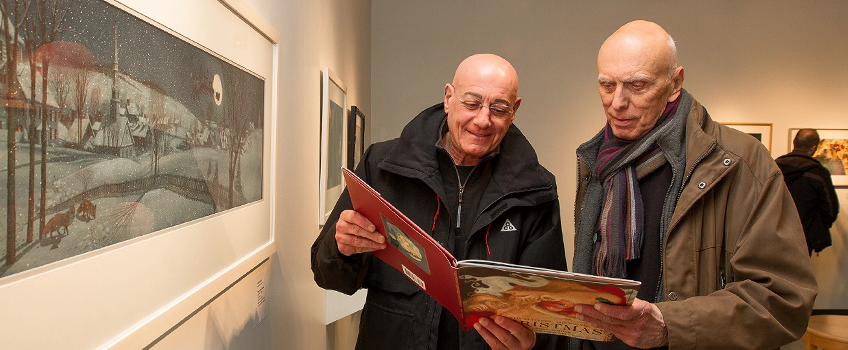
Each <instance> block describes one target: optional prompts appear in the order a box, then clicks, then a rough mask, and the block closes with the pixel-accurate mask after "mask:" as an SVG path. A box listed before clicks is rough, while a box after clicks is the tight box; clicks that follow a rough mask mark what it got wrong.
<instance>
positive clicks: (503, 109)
mask: <svg viewBox="0 0 848 350" xmlns="http://www.w3.org/2000/svg"><path fill="white" fill-rule="evenodd" d="M459 103H460V104H461V105H462V106H463V107H465V109H467V110H468V111H469V112H475V113H476V112H477V111H479V110H480V109H481V108H483V107H486V108H488V109H489V113H491V114H492V115H493V116H495V117H498V118H509V117H511V116H512V114H513V113H515V110H514V109H513V108H512V106H510V105H508V104H506V103H503V102H495V103H492V104H488V105H487V104H484V103H483V102H482V101H480V100H477V99H466V100H463V99H459Z"/></svg>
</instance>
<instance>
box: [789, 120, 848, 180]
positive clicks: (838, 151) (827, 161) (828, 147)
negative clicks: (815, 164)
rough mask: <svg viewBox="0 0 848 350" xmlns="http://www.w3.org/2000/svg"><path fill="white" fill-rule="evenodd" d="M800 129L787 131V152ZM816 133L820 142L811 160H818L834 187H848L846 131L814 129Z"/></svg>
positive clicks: (790, 149) (847, 137)
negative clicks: (825, 169) (826, 171)
mask: <svg viewBox="0 0 848 350" xmlns="http://www.w3.org/2000/svg"><path fill="white" fill-rule="evenodd" d="M800 129H801V128H791V129H789V140H788V142H787V145H788V147H789V150H788V152H791V151H792V140H794V139H795V134H797V133H798V130H800ZM814 129H815V128H814ZM816 131H817V132H818V133H819V139H820V140H821V141H819V147H818V149H816V153H815V154H814V155H813V158H816V159H818V160H819V162H821V163H822V165H824V167H825V168H827V170H828V171H830V177H831V179H832V180H833V185H834V186H837V187H848V129H816Z"/></svg>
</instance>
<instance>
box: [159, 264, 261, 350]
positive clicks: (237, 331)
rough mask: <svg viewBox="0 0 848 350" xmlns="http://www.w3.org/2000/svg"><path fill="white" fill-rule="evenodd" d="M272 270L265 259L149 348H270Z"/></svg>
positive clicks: (215, 349) (247, 349) (241, 349)
mask: <svg viewBox="0 0 848 350" xmlns="http://www.w3.org/2000/svg"><path fill="white" fill-rule="evenodd" d="M270 271H271V267H270V264H269V263H268V260H266V261H264V262H263V263H262V264H261V265H259V266H258V267H257V268H256V269H254V270H253V271H252V272H250V273H249V274H247V275H245V276H244V277H243V278H242V279H241V280H239V281H237V282H236V283H235V284H233V285H232V286H230V287H229V288H228V289H227V290H225V291H224V293H222V294H221V295H218V296H217V297H216V298H214V299H212V300H211V301H210V302H209V304H207V305H206V306H204V307H202V308H201V309H200V310H198V311H197V312H196V313H195V314H194V315H192V316H191V317H190V318H188V319H186V320H185V321H184V322H183V323H182V324H180V325H179V326H178V327H177V328H176V329H174V330H173V331H171V332H170V333H168V334H166V335H165V336H164V338H162V339H160V340H159V341H158V342H157V343H155V344H154V345H152V346H150V347H149V348H150V349H157V350H161V349H206V350H217V349H231V350H262V349H270V348H271V338H270V336H268V335H269V334H271V331H270V329H269V327H270V322H269V321H267V320H266V317H265V316H266V314H267V313H268V312H267V310H268V302H267V299H266V295H267V292H266V286H267V281H268V278H269V277H270Z"/></svg>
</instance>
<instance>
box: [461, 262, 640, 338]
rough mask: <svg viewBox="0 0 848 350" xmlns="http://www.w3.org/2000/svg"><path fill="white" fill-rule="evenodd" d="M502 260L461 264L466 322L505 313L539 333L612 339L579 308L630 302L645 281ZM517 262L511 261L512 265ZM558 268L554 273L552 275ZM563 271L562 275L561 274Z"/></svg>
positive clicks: (471, 322) (470, 323)
mask: <svg viewBox="0 0 848 350" xmlns="http://www.w3.org/2000/svg"><path fill="white" fill-rule="evenodd" d="M487 263H488V262H487ZM499 265H503V263H500V264H497V263H496V264H475V263H473V262H472V263H468V262H467V261H462V262H460V263H459V269H458V276H459V286H460V294H461V296H462V308H463V312H464V313H465V323H466V324H467V325H473V324H474V323H475V322H477V320H478V319H480V317H492V316H495V315H500V316H504V317H508V318H511V319H513V320H516V321H519V322H521V323H522V324H524V326H526V327H527V328H530V329H532V330H533V331H535V332H537V333H547V334H557V335H564V336H569V337H575V338H581V339H589V340H599V341H609V340H612V339H613V337H612V334H610V333H609V332H607V331H605V330H603V329H599V328H595V327H594V326H592V325H591V324H589V323H588V322H584V321H581V320H578V319H577V317H576V316H577V314H576V313H575V311H574V306H576V305H578V304H587V305H592V304H595V303H598V302H602V303H608V304H615V305H627V304H630V303H632V302H633V300H634V299H635V297H636V293H637V292H638V288H639V282H636V281H630V282H629V283H625V284H627V286H623V285H622V283H621V281H627V280H618V279H610V280H614V282H616V283H615V284H609V283H603V282H599V281H600V280H603V279H604V278H602V277H597V276H588V275H581V274H574V273H568V272H560V271H555V270H548V269H538V268H535V269H534V268H528V267H522V268H516V265H512V266H499ZM506 265H511V264H506ZM552 272H553V273H552ZM557 274H559V276H557Z"/></svg>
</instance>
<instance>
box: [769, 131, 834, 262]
mask: <svg viewBox="0 0 848 350" xmlns="http://www.w3.org/2000/svg"><path fill="white" fill-rule="evenodd" d="M819 141H820V140H819V133H818V132H816V130H815V129H801V130H798V133H797V134H795V139H793V140H792V147H793V148H792V152H790V153H788V154H786V155H783V156H780V157H779V158H777V160H776V162H777V166H778V167H780V171H781V172H783V180H784V181H786V186H787V187H788V188H789V192H790V193H792V199H793V200H794V201H795V207H796V208H797V209H798V215H799V216H800V217H801V223H802V224H803V227H804V236H806V239H807V253H808V254H809V255H812V254H813V251H815V252H816V253H819V252H821V251H822V250H823V249H824V248H827V247H829V246H830V245H831V244H832V242H831V240H830V226H831V225H833V222H834V221H836V215H837V214H839V199H838V198H837V197H836V190H835V189H834V187H833V182H832V181H831V180H830V172H828V171H827V169H826V168H825V167H824V166H822V164H821V163H819V161H818V160H816V159H815V158H813V155H814V154H815V153H816V149H817V148H818V146H819ZM840 165H841V164H840Z"/></svg>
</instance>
